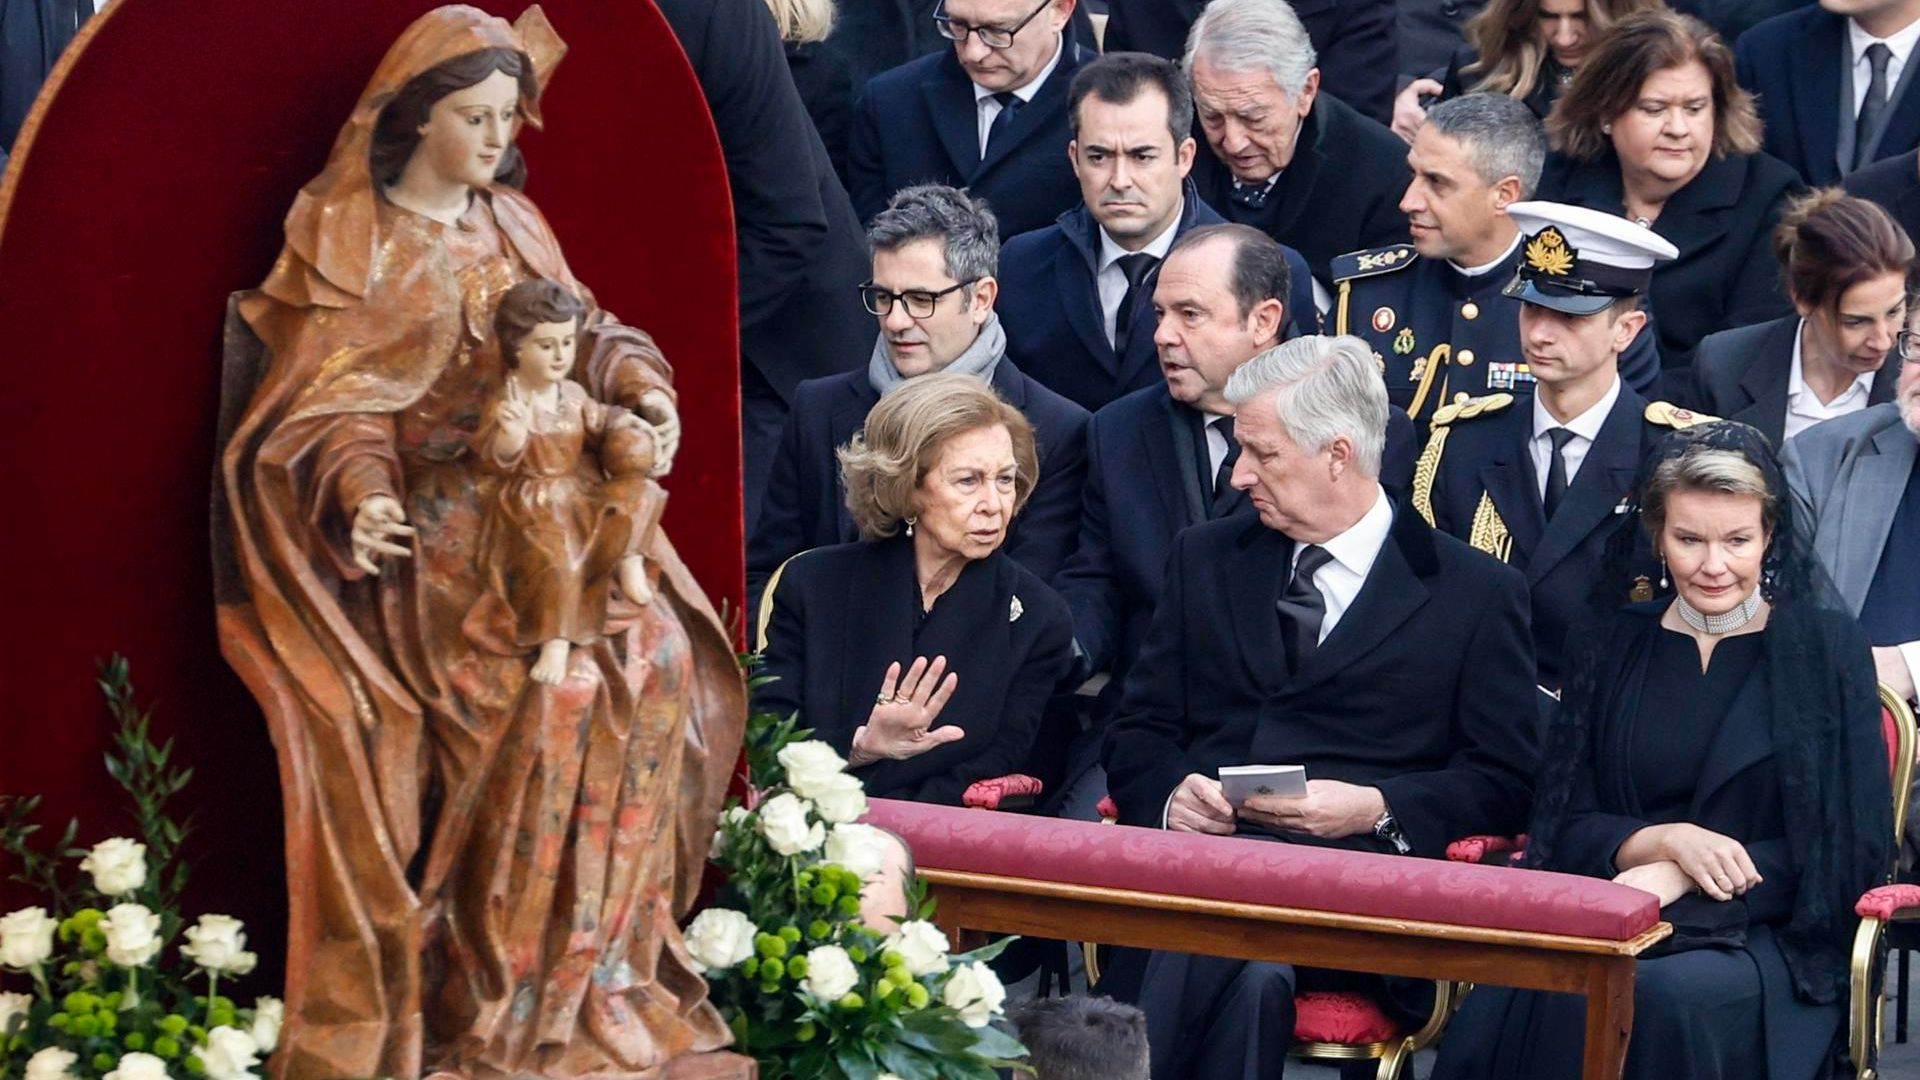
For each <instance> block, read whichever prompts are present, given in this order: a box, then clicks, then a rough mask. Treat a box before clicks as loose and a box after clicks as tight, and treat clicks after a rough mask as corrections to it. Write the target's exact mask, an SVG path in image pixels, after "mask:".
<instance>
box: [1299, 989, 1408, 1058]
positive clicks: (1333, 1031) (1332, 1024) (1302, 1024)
mask: <svg viewBox="0 0 1920 1080" xmlns="http://www.w3.org/2000/svg"><path fill="white" fill-rule="evenodd" d="M1402 1034H1403V1032H1401V1030H1400V1025H1398V1024H1396V1023H1394V1022H1393V1019H1392V1018H1391V1017H1389V1016H1388V1015H1387V1014H1386V1010H1384V1009H1382V1008H1381V1007H1380V1003H1379V1002H1377V1001H1375V1000H1373V999H1372V998H1370V997H1368V996H1367V995H1365V994H1356V993H1351V992H1348V991H1344V990H1308V991H1305V992H1303V993H1299V994H1295V995H1294V996H1293V1037H1294V1038H1295V1039H1296V1040H1298V1041H1300V1042H1326V1043H1342V1044H1344V1045H1347V1046H1354V1045H1362V1044H1365V1043H1377V1042H1386V1041H1388V1040H1389V1039H1398V1038H1400V1036H1401V1035H1402Z"/></svg>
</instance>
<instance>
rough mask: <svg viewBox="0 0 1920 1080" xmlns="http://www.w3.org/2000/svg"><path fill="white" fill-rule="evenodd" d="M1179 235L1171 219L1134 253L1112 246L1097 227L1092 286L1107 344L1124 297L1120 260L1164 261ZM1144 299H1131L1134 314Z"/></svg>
mask: <svg viewBox="0 0 1920 1080" xmlns="http://www.w3.org/2000/svg"><path fill="white" fill-rule="evenodd" d="M1185 212H1186V206H1185V204H1184V202H1183V203H1182V205H1181V213H1182V214H1183V215H1184V214H1185ZM1179 232H1180V218H1179V217H1175V218H1174V219H1173V223H1172V224H1171V225H1168V226H1167V227H1166V228H1165V229H1164V230H1162V231H1161V233H1160V235H1159V236H1156V237H1154V238H1153V239H1152V240H1151V241H1149V242H1148V243H1147V246H1146V247H1143V248H1141V249H1140V250H1139V251H1137V252H1136V251H1128V250H1127V249H1126V248H1123V247H1121V246H1120V245H1119V244H1116V243H1114V242H1113V237H1111V236H1108V235H1107V229H1106V226H1104V225H1103V226H1101V227H1100V268H1099V270H1098V271H1096V272H1095V273H1094V285H1095V287H1096V289H1097V290H1098V291H1099V293H1100V315H1101V318H1102V320H1103V321H1104V322H1105V324H1106V328H1107V342H1108V343H1109V344H1111V343H1112V342H1113V336H1114V332H1115V329H1116V328H1115V326H1114V325H1113V324H1114V320H1115V317H1116V316H1117V315H1118V314H1119V312H1120V301H1121V299H1122V298H1123V297H1125V296H1126V295H1127V272H1126V271H1124V270H1122V269H1120V260H1121V259H1122V258H1123V257H1125V256H1128V255H1151V256H1153V257H1154V258H1156V259H1164V258H1166V257H1167V252H1168V251H1169V250H1171V249H1172V248H1173V241H1174V239H1175V237H1176V236H1177V235H1178V234H1179ZM1145 299H1147V298H1146V297H1136V298H1135V299H1134V301H1133V302H1134V305H1135V310H1138V307H1139V305H1140V303H1141V302H1142V301H1143V300H1145Z"/></svg>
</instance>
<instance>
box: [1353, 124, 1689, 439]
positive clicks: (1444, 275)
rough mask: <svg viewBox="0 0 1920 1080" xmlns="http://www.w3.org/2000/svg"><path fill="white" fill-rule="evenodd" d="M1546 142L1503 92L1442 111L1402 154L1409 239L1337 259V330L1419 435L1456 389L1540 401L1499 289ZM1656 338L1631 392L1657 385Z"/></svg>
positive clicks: (1631, 355)
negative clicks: (1368, 352) (1375, 367)
mask: <svg viewBox="0 0 1920 1080" xmlns="http://www.w3.org/2000/svg"><path fill="white" fill-rule="evenodd" d="M1546 155H1547V143H1546V139H1545V137H1544V136H1543V135H1542V134H1541V131H1540V121H1539V119H1538V118H1536V117H1535V116H1534V115H1533V110H1531V109H1529V108H1527V106H1526V105H1525V104H1523V103H1521V102H1519V101H1517V100H1515V99H1513V98H1511V97H1508V96H1507V95H1505V94H1466V95H1464V96H1461V97H1456V98H1450V99H1448V100H1446V101H1443V102H1440V103H1439V104H1437V105H1435V106H1434V107H1433V108H1432V109H1431V110H1429V111H1428V113H1427V121H1426V123H1425V124H1424V125H1422V126H1421V128H1420V132H1419V134H1418V135H1415V136H1414V140H1413V145H1412V146H1411V147H1409V148H1408V150H1407V166H1408V169H1409V170H1410V171H1411V172H1412V173H1413V178H1412V180H1411V181H1410V182H1409V183H1408V184H1407V190H1406V194H1404V195H1402V196H1401V197H1400V209H1401V210H1402V211H1404V212H1405V213H1406V215H1407V219H1408V223H1409V229H1410V231H1411V232H1412V240H1413V242H1412V243H1396V244H1392V245H1389V246H1387V247H1379V248H1373V249H1370V250H1367V251H1356V252H1353V253H1352V254H1349V255H1342V256H1340V257H1339V258H1338V259H1335V260H1334V261H1333V278H1334V283H1335V286H1334V301H1333V311H1332V313H1331V314H1332V318H1331V320H1330V321H1331V323H1332V324H1333V330H1334V332H1335V333H1339V334H1353V335H1355V336H1356V337H1359V338H1361V339H1363V340H1364V341H1366V342H1367V343H1368V344H1370V345H1372V346H1373V354H1374V357H1375V358H1376V359H1378V360H1379V362H1380V370H1381V371H1382V372H1384V373H1385V375H1386V380H1387V395H1388V397H1389V398H1391V399H1392V401H1393V403H1394V404H1395V405H1399V406H1400V407H1402V408H1404V409H1406V410H1407V412H1408V413H1410V414H1412V416H1413V419H1414V422H1415V423H1417V424H1420V425H1421V426H1422V428H1423V429H1424V427H1425V425H1426V423H1427V421H1429V420H1431V419H1432V417H1433V414H1434V411H1435V410H1436V409H1438V408H1439V407H1440V406H1442V405H1445V404H1446V403H1448V402H1450V401H1452V400H1453V399H1454V398H1455V396H1457V395H1459V394H1463V393H1464V394H1471V395H1474V396H1476V397H1477V396H1479V395H1482V394H1495V393H1508V394H1513V395H1515V396H1516V397H1520V398H1526V397H1530V396H1532V394H1533V372H1532V371H1531V370H1530V369H1529V368H1528V367H1527V362H1526V358H1525V357H1524V356H1522V355H1521V349H1520V317H1519V316H1520V301H1518V300H1515V299H1512V298H1510V297H1508V296H1506V295H1504V294H1503V293H1502V292H1501V290H1502V289H1504V288H1505V287H1506V285H1507V283H1508V282H1510V281H1512V280H1513V275H1514V271H1515V270H1516V269H1517V268H1518V266H1519V264H1520V239H1521V238H1520V228H1519V226H1517V225H1515V224H1514V223H1513V219H1512V218H1511V217H1509V216H1508V215H1507V209H1508V207H1510V206H1512V205H1513V204H1515V203H1517V202H1519V201H1520V200H1522V199H1526V198H1528V197H1530V196H1531V195H1532V194H1533V189H1534V185H1535V184H1537V183H1539V180H1540V170H1541V167H1542V164H1543V163H1544V162H1545V160H1546ZM1653 342H1654V335H1652V334H1648V333H1643V334H1640V335H1638V336H1637V337H1635V338H1634V339H1633V344H1632V345H1631V346H1629V347H1628V350H1627V352H1626V353H1624V354H1623V355H1622V356H1621V358H1620V371H1621V375H1622V377H1624V378H1625V379H1626V380H1627V385H1629V386H1631V387H1633V388H1634V389H1635V390H1637V391H1639V392H1641V393H1643V394H1644V393H1652V392H1653V389H1654V386H1655V384H1657V383H1658V382H1659V381H1660V356H1659V353H1658V352H1656V351H1655V349H1654V344H1653Z"/></svg>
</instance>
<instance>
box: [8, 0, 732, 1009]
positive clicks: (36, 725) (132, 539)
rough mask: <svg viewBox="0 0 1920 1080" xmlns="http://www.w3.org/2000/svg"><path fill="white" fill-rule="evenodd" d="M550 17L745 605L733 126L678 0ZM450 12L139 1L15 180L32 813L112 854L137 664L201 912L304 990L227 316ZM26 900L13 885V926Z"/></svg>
mask: <svg viewBox="0 0 1920 1080" xmlns="http://www.w3.org/2000/svg"><path fill="white" fill-rule="evenodd" d="M479 6H481V7H483V8H486V9H487V10H489V11H491V12H493V13H495V14H498V15H503V16H505V17H507V18H509V19H511V18H513V17H515V16H517V15H518V14H519V13H520V11H521V10H522V9H523V8H524V7H525V6H526V5H525V4H524V3H521V2H519V0H507V2H501V0H482V2H481V3H480V5H479ZM543 6H544V7H545V8H546V11H547V14H548V16H549V17H550V19H551V20H552V22H553V25H554V27H555V28H556V29H557V30H558V31H559V33H560V35H561V36H562V37H563V38H564V39H565V40H566V41H567V43H568V44H569V46H570V51H569V52H568V54H567V57H566V59H565V61H564V62H562V63H561V65H560V67H559V69H558V70H557V72H556V73H555V75H554V77H553V81H552V83H551V85H550V87H549V90H548V93H547V95H546V97H545V99H544V101H543V112H544V113H545V115H546V118H547V127H546V130H545V131H540V132H528V133H527V135H526V137H525V138H524V139H523V140H522V144H521V145H522V147H523V149H524V150H525V153H526V157H527V160H528V165H529V169H530V178H529V181H528V184H527V191H528V194H530V195H531V196H532V197H533V198H534V200H535V201H536V202H538V203H539V205H540V207H541V208H542V210H543V211H544V212H545V213H546V215H547V217H548V219H549V220H550V221H551V222H552V224H553V227H554V229H555V231H556V232H557V233H558V234H559V236H560V239H561V243H562V244H563V245H564V247H565V250H566V253H567V256H568V259H569V261H570V263H571V264H572V266H573V269H574V271H575V273H576V274H577V275H578V276H579V277H580V279H581V280H582V281H584V282H586V283H587V284H588V285H589V286H591V287H592V288H593V290H594V292H595V294H596V296H597V298H598V299H599V300H600V302H601V303H602V304H603V305H605V306H606V307H607V308H609V309H610V310H612V311H614V312H615V313H617V314H618V315H619V316H620V317H621V318H622V319H623V320H624V321H626V322H628V323H630V324H632V325H635V326H639V327H643V328H645V329H646V330H648V331H650V332H652V333H653V334H654V336H655V338H656V339H657V340H658V342H659V344H660V346H661V348H662V349H663V350H664V351H665V352H666V355H667V357H668V358H669V359H670V360H671V361H673V363H674V365H675V368H676V372H677V386H678V388H679V392H680V402H681V412H682V416H683V417H684V420H685V427H686V438H685V443H684V447H683V449H682V451H681V454H680V458H679V461H678V463H677V465H676V467H675V471H674V474H673V476H672V477H671V478H670V479H669V481H668V485H667V486H668V488H669V489H670V490H671V491H672V492H673V499H672V502H671V503H670V509H669V512H668V514H667V518H666V521H667V527H668V529H669V531H670V534H671V535H672V536H673V538H674V542H675V544H676V546H677V547H678V548H679V549H680V552H681V554H682V556H683V557H684V558H685V559H686V561H687V562H688V563H689V564H690V565H691V566H692V568H693V570H694V572H695V573H696V574H697V575H698V576H699V578H700V580H701V582H702V583H703V584H704V585H705V586H706V588H707V590H708V592H709V595H711V596H712V597H713V599H714V601H715V603H716V604H718V603H722V602H726V603H728V604H729V606H730V608H731V609H732V610H735V611H737V610H739V601H740V597H741V595H742V593H743V592H744V584H743V571H742V566H741V550H742V543H741V532H740V531H741V513H740V432H739V344H738V320H737V315H736V295H737V293H736V286H735V272H734V236H733V224H732V211H731V207H730V204H729V201H728V195H727V186H726V173H725V166H724V165H723V163H722V159H721V156H720V149H719V144H718V141H717V140H716V138H715V136H714V133H713V125H712V121H711V119H710V118H709V116H708V113H707V110H706V105H705V102H704V99H703V98H702V97H701V93H700V89H699V85H698V83H697V82H696V81H695V80H694V77H693V73H692V70H691V69H690V68H689V66H688V64H687V60H686V56H685V54H684V53H682V52H681V50H680V46H679V44H678V43H677V42H676V41H675V40H674V37H673V35H672V32H671V31H670V30H669V29H668V28H667V25H666V23H665V21H664V20H663V19H662V18H661V16H660V13H659V11H658V9H657V8H655V7H654V5H653V4H652V3H651V2H650V0H626V2H622V3H607V2H605V0H545V2H544V4H543ZM430 7H432V5H431V4H428V3H422V2H419V0H405V2H398V0H328V2H327V3H325V4H316V3H312V2H310V0H194V2H192V3H179V2H178V0H113V2H112V3H111V4H110V5H109V6H108V7H107V9H106V10H105V12H103V13H102V14H101V15H100V16H98V17H96V18H94V19H93V20H91V21H90V22H89V24H88V25H87V27H86V28H85V30H84V31H83V33H82V34H81V35H80V37H79V38H78V39H77V40H76V41H75V42H74V44H73V47H72V48H71V49H70V50H69V52H68V53H67V55H66V56H65V57H64V58H63V60H62V61H61V64H60V66H59V67H58V68H57V69H56V70H55V72H54V74H53V76H52V78H51V79H49V81H48V86H47V88H46V89H45V90H44V91H43V92H42V94H41V97H40V100H39V102H38V104H37V105H36V106H35V109H34V113H33V115H32V116H31V117H29V119H28V121H27V126H26V128H25V129H24V130H23V131H22V132H21V136H20V139H19V141H18V143H17V144H16V146H15V149H14V156H13V159H12V162H11V164H10V166H9V169H8V172H7V174H6V176H5V178H4V180H3V181H0V357H5V364H4V367H3V368H0V379H4V380H5V382H6V383H7V384H8V386H7V390H6V392H5V393H4V394H0V401H4V402H6V403H7V404H6V406H5V413H6V414H7V415H5V416H4V418H0V462H4V465H0V469H4V473H0V475H4V477H5V482H4V484H3V485H0V492H4V496H0V497H4V499H5V500H6V502H5V509H4V511H0V514H4V517H5V519H6V522H7V523H6V525H5V527H4V528H0V793H8V794H32V793H43V794H44V795H45V796H46V804H45V807H44V809H43V814H42V819H41V820H42V821H43V822H44V823H45V824H46V825H47V826H48V830H47V831H48V832H49V833H52V834H57V833H58V831H59V827H60V826H62V825H64V823H65V821H66V819H67V818H68V817H69V816H74V815H78V816H81V817H82V819H83V823H82V832H81V838H82V840H83V841H91V840H93V839H97V838H99V837H102V836H106V835H112V834H114V833H119V832H124V831H126V830H127V828H128V827H129V824H130V823H129V821H128V819H127V818H126V817H125V815H124V814H122V813H121V812H120V809H119V807H120V805H121V803H120V800H119V799H118V791H117V789H116V788H114V787H113V785H112V781H111V780H109V779H108V777H107V775H106V772H105V770H104V769H103V768H102V766H101V753H102V751H103V750H104V749H105V748H106V745H107V734H108V730H109V728H108V719H107V715H106V711H105V709H104V708H103V707H102V705H101V699H100V695H99V693H98V691H97V690H96V689H95V688H94V686H93V685H92V675H93V671H94V662H95V659H96V658H98V657H102V656H105V655H106V654H108V653H112V652H116V651H117V652H122V653H124V654H126V655H127V656H128V657H129V659H130V660H131V661H132V664H133V677H134V682H135V685H136V687H137V688H138V690H139V693H140V696H141V698H142V699H143V700H145V701H149V702H153V703H154V704H155V705H156V706H157V715H156V719H155V727H156V729H157V730H158V731H159V732H161V733H163V734H170V735H175V736H177V737H178V741H179V751H178V753H179V754H181V755H182V757H183V758H184V759H185V760H186V761H187V762H189V763H191V764H192V765H193V766H194V767H195V768H196V769H197V775H196V778H195V780H194V782H193V784H192V785H191V786H190V787H189V788H188V789H187V792H186V794H185V795H184V796H183V798H182V802H183V805H184V806H186V807H188V808H190V809H191V810H192V811H193V812H194V814H195V817H196V821H197V826H198V831H197V834H196V836H195V838H194V839H192V840H191V841H189V844H188V847H187V850H188V854H189V856H190V857H191V858H192V860H193V865H194V869H195V879H194V882H193V884H192V885H191V886H190V889H189V895H188V909H189V911H190V912H191V913H199V912H203V911H208V910H213V911H222V912H229V913H231V914H234V915H238V916H240V917H242V918H244V919H246V920H247V922H248V925H249V929H250V931H251V934H252V943H253V945H254V946H255V947H256V948H257V949H258V951H259V953H260V955H261V957H262V961H263V966H262V971H261V973H260V974H259V975H257V976H255V977H254V979H252V980H250V981H251V982H254V983H257V984H258V985H256V986H255V987H253V988H252V989H256V990H260V991H268V990H270V989H271V988H272V987H276V986H277V985H278V974H279V967H280V957H281V954H282V950H283V945H284V935H285V901H284V890H285V885H284V874H283V859H282V849H281V835H280V813H279V806H280V798H279V787H278V779H277V777H276V775H275V771H274V769H275V766H274V757H273V752H272V747H271V746H270V744H269V742H268V739H267V732H266V727H265V724H264V721H263V720H262V719H261V716H260V713H259V710H258V709H257V708H256V707H255V705H254V702H253V699H252V697H251V696H249V695H248V693H247V692H246V690H245V689H244V688H243V687H242V686H241V684H240V682H239V680H238V679H237V678H236V677H235V676H234V675H233V673H232V672H231V671H230V670H229V669H228V668H227V666H226V664H225V663H224V662H223V661H222V660H221V657H220V652H219V645H218V642H217V641H216V640H215V636H214V620H213V599H212V582H211V567H210V562H209V538H208V518H209V496H210V490H211V477H212V468H213V463H214V460H215V448H214V425H215V417H216V410H217V408H218V405H219V400H218V399H219V379H220V370H221V369H220V355H221V329H222V319H223V315H224V312H225V307H226V300H227V294H228V293H230V292H233V291H235V290H239V289H246V288H251V287H253V286H255V285H257V284H258V283H259V282H260V280H261V279H262V278H263V277H264V276H265V275H266V272H267V269H268V268H269V267H270V266H271V265H272V262H273V259H274V257H275V255H276V254H277V253H278V252H279V249H280V243H281V229H280V223H281V218H282V217H283V216H284V215H285V213H286V210H287V207H288V206H289V205H290V204H291V202H292V200H293V196H294V193H295V192H296V191H297V190H299V188H300V186H301V185H302V184H304V183H306V182H307V181H308V180H309V179H311V178H312V177H313V176H314V175H315V174H316V173H318V172H319V170H320V168H321V166H322V164H323V163H324V162H325V160H326V156H327V151H328V149H329V147H330V146H331V145H332V142H333V138H334V135H335V134H336V133H337V131H338V130H339V127H340V125H341V124H342V123H343V122H344V121H345V120H346V118H347V115H348V113H349V111H350V110H351V108H352V106H353V103H354V100H355V99H356V98H357V97H358V96H359V93H360V91H361V89H362V87H363V86H364V84H365V82H366V80H367V78H368V77H369V76H370V75H371V74H372V72H373V69H374V66H375V65H376V64H377V63H378V62H379V59H380V57H381V55H382V54H383V53H384V52H385V51H386V48H387V46H388V45H389V44H390V43H391V42H392V41H393V39H394V38H395V37H396V36H397V35H398V34H399V33H400V31H401V30H402V29H403V28H404V27H405V26H406V25H407V24H408V23H409V22H411V21H412V20H413V19H414V18H415V17H416V16H418V15H419V14H420V13H422V12H424V11H426V10H428V9H429V8H430ZM11 870H12V868H11V867H6V866H4V865H0V876H4V874H5V873H8V872H11ZM24 902H26V900H25V898H24V897H23V895H22V893H21V892H20V891H19V890H17V889H15V890H12V891H10V892H0V911H5V910H8V909H10V908H11V907H12V906H14V905H15V904H18V903H24Z"/></svg>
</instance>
